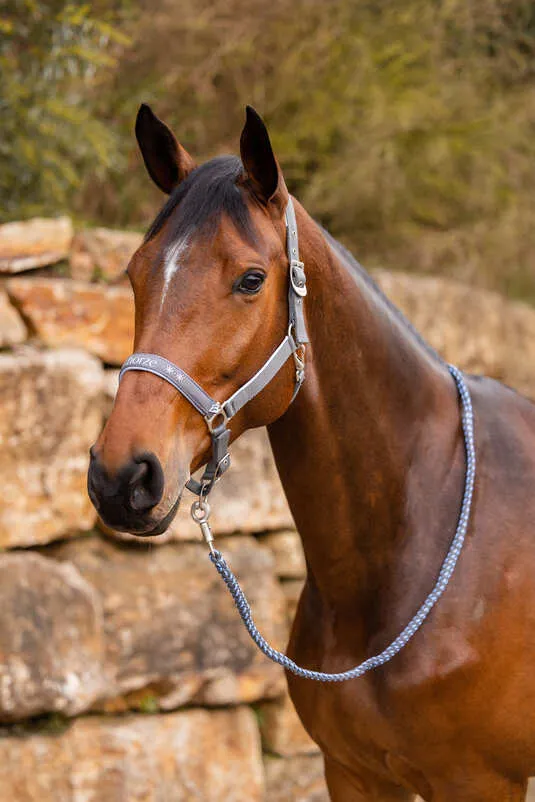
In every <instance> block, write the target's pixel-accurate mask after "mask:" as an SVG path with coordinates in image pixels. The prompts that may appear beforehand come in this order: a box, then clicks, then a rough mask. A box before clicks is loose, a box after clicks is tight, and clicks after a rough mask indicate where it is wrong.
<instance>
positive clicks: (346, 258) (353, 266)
mask: <svg viewBox="0 0 535 802" xmlns="http://www.w3.org/2000/svg"><path fill="white" fill-rule="evenodd" d="M318 225H319V228H320V229H321V232H322V234H323V236H324V237H325V239H326V240H327V242H328V243H329V245H330V246H331V248H332V249H333V250H334V251H335V252H336V254H337V256H338V257H339V258H340V259H341V260H342V262H344V263H345V265H346V266H347V267H348V268H349V269H350V270H352V271H353V272H354V273H357V274H358V276H359V278H361V279H362V280H363V282H364V283H365V284H366V286H367V287H369V289H370V290H371V291H372V293H373V294H375V295H377V296H378V297H379V299H380V300H381V301H382V303H383V304H384V305H385V306H386V307H387V309H388V310H389V311H390V312H391V313H392V314H393V315H394V317H395V318H397V320H399V321H400V322H401V323H402V324H403V326H404V327H405V328H406V329H408V331H409V333H410V334H411V335H412V336H413V337H414V338H415V339H416V340H417V341H418V343H419V344H420V345H421V346H423V348H425V350H426V352H427V353H428V354H429V355H430V356H431V357H433V358H434V359H436V360H438V361H439V362H440V363H441V364H444V360H443V359H442V357H441V356H440V354H438V353H437V351H435V349H434V348H433V347H432V346H431V345H429V343H428V342H427V340H425V339H424V338H423V337H422V335H421V334H420V332H419V331H418V329H416V328H415V327H414V326H413V325H412V323H411V322H410V320H409V319H408V318H407V317H405V315H404V314H403V312H402V311H401V310H400V309H399V308H398V307H397V306H396V305H395V304H394V303H393V302H392V301H391V300H390V298H389V297H388V296H387V295H385V293H384V292H383V291H382V289H381V288H380V287H379V285H378V284H377V283H376V282H375V281H374V280H373V278H372V277H371V276H370V274H369V273H368V272H367V271H366V270H365V269H364V268H363V267H362V265H361V264H360V262H358V261H357V259H355V257H354V256H353V254H352V253H351V251H349V250H348V249H347V248H346V247H345V246H344V245H342V243H341V242H338V240H337V239H335V238H334V237H333V236H332V235H331V234H329V232H328V231H327V230H326V229H325V228H323V226H321V225H320V224H319V223H318Z"/></svg>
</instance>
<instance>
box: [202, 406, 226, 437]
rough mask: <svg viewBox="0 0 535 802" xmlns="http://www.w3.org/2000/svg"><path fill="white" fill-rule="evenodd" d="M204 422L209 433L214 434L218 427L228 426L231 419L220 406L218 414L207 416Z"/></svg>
mask: <svg viewBox="0 0 535 802" xmlns="http://www.w3.org/2000/svg"><path fill="white" fill-rule="evenodd" d="M204 420H205V421H206V425H207V426H208V431H209V432H210V433H212V432H213V431H214V429H217V427H218V426H221V425H222V424H224V425H226V424H227V422H228V421H229V420H230V418H229V416H228V415H227V413H226V412H225V410H224V408H223V407H222V406H221V404H220V405H219V409H218V410H217V412H214V414H213V415H205V416H204Z"/></svg>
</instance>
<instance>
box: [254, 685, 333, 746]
mask: <svg viewBox="0 0 535 802" xmlns="http://www.w3.org/2000/svg"><path fill="white" fill-rule="evenodd" d="M260 732H261V733H262V744H263V746H264V751H265V752H271V753H273V754H275V755H279V756H280V757H296V756H297V755H314V754H316V753H317V752H319V747H318V746H317V745H316V744H315V743H314V741H313V740H312V738H310V736H309V735H308V733H307V732H306V730H305V728H304V727H303V725H302V724H301V722H300V720H299V717H298V715H297V713H296V712H295V708H294V706H293V704H292V700H291V699H290V696H289V695H288V694H287V693H286V694H285V695H284V696H283V697H282V698H281V699H277V700H276V701H273V702H265V703H264V704H262V705H261V706H260Z"/></svg>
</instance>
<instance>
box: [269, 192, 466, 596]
mask: <svg viewBox="0 0 535 802" xmlns="http://www.w3.org/2000/svg"><path fill="white" fill-rule="evenodd" d="M298 226H299V233H300V250H301V258H302V259H303V261H304V263H305V267H306V272H307V286H308V297H307V299H306V301H305V304H306V319H307V327H308V332H309V337H310V345H309V347H308V349H307V366H306V370H307V375H306V381H305V383H304V385H303V387H302V388H301V391H300V393H299V395H298V397H297V399H296V400H295V402H294V404H293V405H292V406H291V407H290V408H289V410H288V411H287V413H286V414H285V415H284V416H283V417H282V418H281V419H279V420H278V421H277V422H276V423H275V424H272V425H271V426H270V427H269V434H270V439H271V444H272V448H273V452H274V455H275V460H276V463H277V467H278V470H279V473H280V476H281V480H282V483H283V485H284V489H285V492H286V495H287V498H288V501H289V504H290V508H291V510H292V513H293V516H294V519H295V521H296V524H297V528H298V530H299V532H300V534H301V537H302V540H303V546H304V551H305V556H306V559H307V565H308V571H309V579H310V580H311V581H313V583H314V585H315V587H316V588H317V589H318V592H319V593H320V594H321V596H322V597H323V598H324V599H325V600H327V601H328V602H329V603H330V604H334V605H346V604H347V605H349V606H350V607H351V608H353V609H354V605H355V602H356V600H357V599H356V597H357V596H358V597H360V599H361V601H362V602H364V603H366V601H367V600H368V601H371V600H372V598H373V597H374V596H375V594H377V593H378V592H380V591H381V588H382V587H384V586H385V585H387V584H388V583H389V582H391V579H392V571H393V570H395V565H396V561H397V558H398V556H399V551H400V549H402V548H403V549H404V548H406V547H407V541H408V539H409V538H411V537H419V536H421V532H419V530H418V527H417V526H416V519H417V518H418V516H419V509H420V507H419V505H421V500H420V499H421V496H422V492H426V493H427V492H429V493H432V492H433V484H434V483H438V482H440V481H441V477H442V478H444V473H443V472H442V468H439V467H437V466H440V465H443V464H445V463H444V462H442V460H445V461H448V460H451V457H452V453H453V451H454V450H455V448H456V447H457V445H458V440H459V411H458V403H457V396H456V391H455V387H454V385H453V382H452V380H451V378H450V376H449V374H448V371H447V368H446V366H445V365H444V364H442V363H441V362H440V360H439V359H438V358H437V357H436V356H435V355H434V354H432V352H431V351H430V349H428V348H427V347H426V346H425V344H424V343H423V342H422V341H421V340H419V338H418V337H417V335H416V334H415V333H414V332H413V331H412V330H411V329H410V327H409V326H408V324H407V323H406V322H405V321H404V320H403V318H402V317H401V316H399V315H398V314H397V313H396V311H395V310H393V309H392V308H391V307H390V305H389V304H388V302H387V301H386V300H385V299H384V298H383V297H382V295H381V294H380V292H379V291H378V290H377V288H376V287H375V286H374V285H373V284H372V282H371V281H370V280H369V278H368V277H367V276H366V274H365V273H364V272H363V271H360V270H359V269H357V268H355V266H352V265H350V264H349V262H348V260H347V258H346V257H345V256H344V254H343V251H339V250H338V248H335V246H334V245H333V244H332V243H329V241H328V240H327V238H326V236H325V234H324V233H323V232H322V231H321V229H320V228H319V227H318V226H317V225H316V224H315V223H314V222H313V221H312V220H311V218H310V217H308V215H307V214H306V212H304V210H303V209H302V208H299V209H298ZM444 470H446V468H444ZM437 492H438V491H437ZM424 518H425V516H424V515H423V514H422V515H421V516H420V519H421V520H423V519H424ZM413 530H414V531H413Z"/></svg>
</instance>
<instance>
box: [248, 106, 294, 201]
mask: <svg viewBox="0 0 535 802" xmlns="http://www.w3.org/2000/svg"><path fill="white" fill-rule="evenodd" d="M245 112H246V118H245V125H244V126H243V131H242V132H241V138H240V153H241V160H242V162H243V166H244V167H245V170H246V172H247V177H248V179H249V181H250V184H251V187H252V189H253V192H254V193H255V195H256V196H257V198H258V199H259V200H260V201H262V203H265V204H267V203H268V202H269V201H271V202H275V203H277V201H278V202H279V204H277V205H280V206H281V207H283V206H284V205H285V204H286V201H287V200H288V191H287V189H286V185H285V184H284V179H283V177H282V173H281V170H280V168H279V165H278V163H277V159H276V158H275V154H274V153H273V148H272V147H271V142H270V140H269V134H268V132H267V128H266V126H265V124H264V121H263V120H262V118H261V116H260V115H259V114H258V113H257V112H256V111H255V110H254V109H253V107H252V106H246V108H245Z"/></svg>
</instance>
